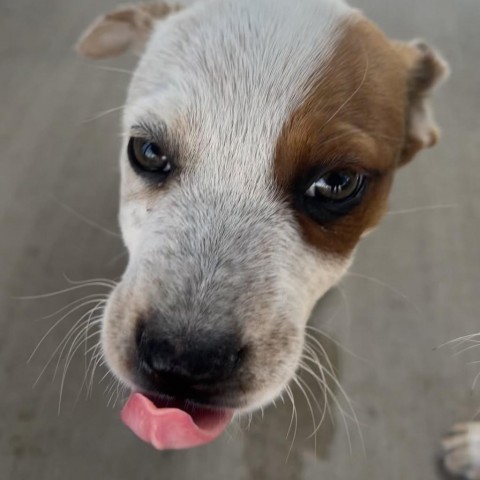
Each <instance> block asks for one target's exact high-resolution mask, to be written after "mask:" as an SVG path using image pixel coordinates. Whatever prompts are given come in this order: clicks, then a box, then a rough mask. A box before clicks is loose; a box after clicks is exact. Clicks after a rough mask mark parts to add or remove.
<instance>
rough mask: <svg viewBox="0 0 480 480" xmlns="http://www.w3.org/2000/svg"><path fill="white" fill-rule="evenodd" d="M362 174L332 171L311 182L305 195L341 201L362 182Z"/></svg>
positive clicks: (350, 195) (352, 194) (354, 191)
mask: <svg viewBox="0 0 480 480" xmlns="http://www.w3.org/2000/svg"><path fill="white" fill-rule="evenodd" d="M363 178H364V177H363V176H362V175H360V174H358V173H355V172H347V171H340V170H339V171H333V172H329V173H326V174H325V175H323V176H322V177H320V178H319V179H318V180H316V181H315V182H313V183H312V184H311V185H310V187H309V188H308V190H307V191H306V192H305V195H306V196H307V197H312V198H318V199H322V198H323V199H324V200H328V201H337V202H338V201H343V200H347V199H349V198H350V197H352V196H354V195H355V194H356V193H357V192H358V190H359V189H360V187H361V186H362V183H363Z"/></svg>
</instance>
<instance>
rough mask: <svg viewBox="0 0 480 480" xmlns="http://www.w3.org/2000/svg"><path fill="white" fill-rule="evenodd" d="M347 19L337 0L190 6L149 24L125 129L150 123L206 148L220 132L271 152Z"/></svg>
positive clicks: (222, 1) (247, 0) (217, 0)
mask: <svg viewBox="0 0 480 480" xmlns="http://www.w3.org/2000/svg"><path fill="white" fill-rule="evenodd" d="M352 15H353V11H352V10H351V9H350V8H349V7H347V6H346V5H345V4H344V3H343V2H341V1H338V0H303V1H301V2H296V1H295V2H293V1H286V0H276V1H275V2H271V1H268V0H243V1H241V2H240V1H237V0H214V1H206V2H198V3H197V4H196V5H194V6H192V7H191V8H189V9H187V10H185V11H183V12H180V13H178V14H176V15H174V16H172V17H171V18H170V19H167V20H166V21H162V22H159V23H158V24H157V26H156V29H155V31H154V33H153V35H152V38H151V40H150V42H149V45H148V46H147V50H146V52H145V54H144V56H143V57H142V60H141V61H140V64H139V66H138V70H137V73H136V75H135V77H134V80H133V82H132V85H131V89H130V95H129V102H128V104H129V106H132V108H130V109H127V116H126V120H127V122H126V123H127V125H126V126H127V127H129V126H130V125H131V124H132V123H134V122H135V121H136V119H137V118H138V117H139V116H142V117H145V116H149V117H151V119H152V121H155V120H156V119H157V120H163V121H164V122H165V123H166V124H167V125H168V126H169V128H170V129H173V128H179V129H181V128H182V127H183V128H188V131H189V132H190V136H191V134H192V129H193V130H202V131H203V132H204V133H205V135H208V136H209V139H208V141H210V140H211V138H213V137H222V136H224V135H225V134H226V132H228V133H229V134H230V135H232V136H235V133H237V134H239V135H240V134H241V135H242V137H243V138H244V140H247V139H249V140H252V141H255V142H257V143H258V142H260V144H270V145H271V144H272V143H273V142H274V139H275V137H276V136H277V135H278V133H279V132H280V130H281V128H282V126H283V123H284V122H285V118H287V117H288V116H289V115H290V114H291V113H293V111H294V110H295V109H296V108H297V107H298V105H300V104H301V102H302V101H303V99H304V98H305V95H306V93H307V92H308V91H309V89H310V87H311V84H312V81H313V80H314V77H315V75H316V74H317V72H318V71H319V70H320V69H321V68H322V66H323V65H326V64H327V63H328V59H329V58H330V57H331V55H332V53H333V52H334V50H335V45H336V42H337V39H338V37H339V36H340V35H341V33H342V29H343V23H344V22H345V21H346V19H348V18H349V17H350V16H352ZM219 119H221V121H219ZM199 133H200V132H199ZM201 137H202V135H197V136H195V141H196V144H197V145H196V148H197V149H198V148H201V145H199V143H198V142H201Z"/></svg>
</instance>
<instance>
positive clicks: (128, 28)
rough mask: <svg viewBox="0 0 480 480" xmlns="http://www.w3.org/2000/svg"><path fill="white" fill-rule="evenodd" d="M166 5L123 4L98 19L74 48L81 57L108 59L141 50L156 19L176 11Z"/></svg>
mask: <svg viewBox="0 0 480 480" xmlns="http://www.w3.org/2000/svg"><path fill="white" fill-rule="evenodd" d="M178 9H179V8H178V7H172V6H169V5H167V4H165V3H152V4H138V5H125V6H123V7H120V8H118V9H117V10H114V11H113V12H111V13H107V14H106V15H103V16H100V17H98V18H97V19H96V20H95V21H94V22H93V23H92V25H90V27H89V28H88V29H87V30H86V31H85V32H84V34H83V35H82V36H81V38H80V40H79V41H78V43H77V45H76V50H77V52H78V53H79V54H80V55H83V56H85V57H89V58H107V57H114V56H117V55H120V54H122V53H125V52H127V51H128V50H135V51H140V50H142V49H143V47H144V45H145V43H146V42H147V40H148V37H149V36H150V33H151V31H152V27H153V24H154V21H155V20H158V19H160V18H163V17H165V16H167V15H169V14H170V13H173V12H175V11H177V10H178Z"/></svg>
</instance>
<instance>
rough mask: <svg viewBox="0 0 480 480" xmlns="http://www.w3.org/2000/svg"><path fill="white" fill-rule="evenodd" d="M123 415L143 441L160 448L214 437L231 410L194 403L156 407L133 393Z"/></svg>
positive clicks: (189, 445)
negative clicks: (186, 407)
mask: <svg viewBox="0 0 480 480" xmlns="http://www.w3.org/2000/svg"><path fill="white" fill-rule="evenodd" d="M121 417H122V420H123V422H124V423H125V425H127V427H129V428H130V429H131V430H132V431H133V433H135V435H137V436H138V437H140V438H141V439H142V440H143V441H144V442H147V443H150V444H152V445H153V446H154V447H155V448H156V449H158V450H168V449H175V450H178V449H181V448H192V447H197V446H199V445H204V444H206V443H209V442H211V441H212V440H215V438H217V437H218V436H219V435H220V434H221V433H222V432H223V431H224V430H225V429H226V428H227V426H228V424H229V423H230V421H231V420H232V417H233V411H232V410H210V409H206V408H201V407H192V408H191V411H190V413H187V412H186V411H185V410H181V409H179V408H170V407H166V408H160V407H157V406H156V405H155V404H154V403H153V402H152V401H151V400H150V399H149V398H147V397H145V396H144V395H142V394H140V393H134V394H133V395H131V396H130V398H129V399H128V401H127V403H126V404H125V406H124V407H123V410H122V413H121Z"/></svg>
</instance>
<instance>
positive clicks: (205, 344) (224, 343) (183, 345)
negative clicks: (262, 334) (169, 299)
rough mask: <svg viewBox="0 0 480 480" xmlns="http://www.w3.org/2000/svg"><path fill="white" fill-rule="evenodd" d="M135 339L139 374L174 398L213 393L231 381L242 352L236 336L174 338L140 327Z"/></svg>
mask: <svg viewBox="0 0 480 480" xmlns="http://www.w3.org/2000/svg"><path fill="white" fill-rule="evenodd" d="M136 340H137V359H138V366H139V371H140V374H141V375H142V376H143V377H144V378H146V380H147V382H148V383H149V386H150V387H151V388H152V387H153V388H154V389H155V390H157V391H158V393H164V394H168V395H174V396H194V395H195V393H198V392H203V393H205V394H207V393H208V392H209V391H211V392H213V391H214V390H216V389H217V388H218V386H219V385H220V384H221V383H222V382H225V381H227V380H229V379H231V378H232V376H233V374H234V372H235V370H236V369H237V368H238V366H239V364H240V361H241V359H242V358H243V352H244V350H245V349H241V348H240V346H239V341H238V338H237V337H236V336H235V335H226V334H223V335H219V334H218V333H212V332H210V333H200V332H191V333H189V334H188V335H187V334H184V335H180V334H177V335H174V334H171V333H168V334H167V333H165V332H163V333H162V332H161V331H158V330H155V329H154V328H149V327H145V326H140V327H139V329H138V331H137V336H136Z"/></svg>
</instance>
